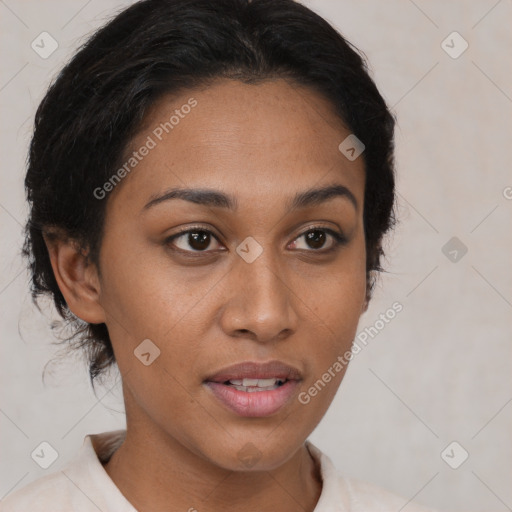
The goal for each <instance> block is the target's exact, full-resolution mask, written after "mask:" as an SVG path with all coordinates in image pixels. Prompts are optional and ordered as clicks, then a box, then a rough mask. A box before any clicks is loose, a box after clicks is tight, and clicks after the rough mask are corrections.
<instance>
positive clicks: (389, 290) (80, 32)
mask: <svg viewBox="0 0 512 512" xmlns="http://www.w3.org/2000/svg"><path fill="white" fill-rule="evenodd" d="M128 3H130V2H120V1H115V0H108V1H106V0H90V1H86V0H68V1H66V2H64V1H56V0H52V1H48V0H46V1H44V2H43V1H41V0H37V1H36V0H18V1H15V0H0V16H1V17H0V37H1V57H0V62H2V69H1V77H0V105H1V113H2V115H1V124H0V130H1V137H0V141H1V156H2V159H1V180H2V186H1V192H0V222H1V228H2V231H1V239H2V247H1V253H0V256H1V259H0V301H1V302H0V311H1V315H2V326H1V327H2V328H1V333H2V343H1V347H2V359H1V366H2V367H1V375H2V386H1V401H0V412H1V413H2V414H0V431H1V432H2V435H1V443H0V446H1V460H2V467H1V483H0V497H1V496H4V495H6V494H7V493H9V492H11V491H12V490H13V489H17V488H20V487H21V486H23V485H25V484H27V483H29V482H30V481H32V480H34V479H36V478H38V477H40V476H42V475H43V474H45V473H46V472H49V471H53V470H58V469H59V468H60V467H62V465H63V464H65V463H66V462H67V460H69V458H70V457H72V456H73V454H74V453H76V451H77V450H78V449H79V447H80V446H81V443H82V440H83V437H84V435H86V434H89V433H94V432H101V431H105V430H110V429H115V428H119V427H122V426H123V425H124V419H123V414H122V411H123V405H122V398H121V392H120V387H119V385H115V381H114V378H113V379H112V382H111V384H110V386H109V387H105V388H100V389H99V391H98V396H99V398H100V400H98V399H96V398H95V397H94V395H93V393H92V391H91V389H90V386H89V384H88V378H87V375H86V371H85V367H84V366H83V365H81V363H80V361H79V360H78V359H73V358H69V359H66V360H62V361H60V362H58V361H54V362H52V363H51V364H50V365H49V366H48V367H47V379H46V383H45V384H43V382H42V378H41V376H42V371H43V367H44V365H45V364H46V363H47V362H48V361H50V360H51V359H52V356H53V354H55V352H56V351H57V349H58V348H57V347H56V346H54V345H52V344H51V342H52V341H53V340H54V338H53V335H52V333H51V330H50V329H49V319H50V318H51V317H52V313H51V310H48V311H47V312H45V315H46V316H43V315H41V314H40V313H39V312H38V311H37V310H36V309H35V308H34V307H33V306H32V305H31V301H30V298H29V295H28V284H27V283H28V279H27V273H26V271H24V262H23V261H22V260H21V258H20V255H19V254H20V247H21V243H22V236H21V225H22V224H23V222H24V219H25V216H26V207H25V204H24V191H23V175H24V162H25V155H26V148H27V144H28V141H29V137H30V129H31V123H32V118H33V115H34V112H35V108H36V106H37V104H38V102H39V101H40V100H41V98H42V96H43V94H44V90H45V88H46V87H47V85H48V83H49V81H50V79H51V77H52V76H54V74H55V73H56V72H57V71H58V70H59V68H60V67H61V65H62V64H63V63H64V62H65V61H66V60H67V58H68V57H69V56H70V55H71V54H72V53H73V51H74V49H75V48H76V47H77V45H78V44H79V43H81V42H82V41H83V40H84V38H85V37H86V35H87V34H89V33H91V32H92V31H93V30H94V29H95V28H96V27H98V26H99V25H101V24H103V23H104V21H106V19H107V18H108V16H109V15H110V14H111V13H113V12H115V11H117V10H119V9H121V8H122V7H123V5H127V4H128ZM305 3H306V4H307V5H309V6H310V7H311V8H313V9H314V10H316V11H317V12H318V13H319V14H321V15H323V16H325V17H326V18H327V19H328V20H329V21H330V22H331V23H333V24H334V25H335V26H336V27H337V28H338V29H340V30H341V32H342V33H343V34H344V35H345V36H347V38H348V39H349V40H350V41H351V42H353V43H354V44H355V45H356V46H358V47H359V48H360V49H361V50H363V51H364V52H365V54H366V55H367V57H368V58H369V61H370V64H371V72H372V74H373V75H374V77H375V80H376V82H377V84H378V86H379V88H380V90H381V91H382V93H383V95H384V97H385V98H386V99H387V101H388V102H389V104H390V106H392V107H393V109H394V111H395V112H396V114H397V116H398V128H397V169H398V174H399V176H398V191H399V199H400V209H399V212H400V218H401V223H400V225H399V226H398V228H397V230H396V232H395V234H394V235H393V237H391V238H390V239H389V244H388V245H389V249H388V255H389V257H388V262H387V268H388V270H389V273H387V274H386V275H384V276H383V278H382V280H381V282H380V285H379V288H378V290H377V292H376V295H375V298H374V300H373V302H372V304H371V307H370V309H369V311H368V312H367V313H366V314H365V315H364V316H363V317H362V318H361V322H360V328H359V330H360V331H363V330H364V329H365V328H367V327H369V326H372V325H375V322H376V321H377V320H378V318H379V315H380V314H381V313H384V312H385V311H386V310H387V309H388V308H389V307H391V305H392V304H393V303H394V302H395V301H398V302H400V303H401V304H402V305H403V311H402V312H400V313H399V314H398V315H397V316H396V317H395V318H394V319H393V320H392V321H391V322H389V323H388V324H386V325H385V327H384V328H382V329H380V331H379V333H378V335H377V336H374V337H373V338H370V341H369V343H368V345H367V347H365V348H364V349H363V350H362V351H361V352H360V353H359V354H358V355H357V356H356V358H355V359H354V361H353V362H352V365H351V367H350V369H349V371H348V373H347V376H346V378H345V381H344V382H343V384H342V387H341V389H340V392H339V393H338V395H337V397H336V399H335V401H334V403H333V405H332V406H331V408H330V410H329V412H328V413H327V415H326V417H325V419H324V420H323V422H322V423H321V424H320V426H319V427H318V428H317V429H316V431H315V432H314V433H313V434H312V436H311V440H312V441H313V442H314V443H315V444H316V445H317V446H319V447H320V448H321V449H322V450H324V451H325V452H327V454H328V455H329V456H330V457H331V458H332V459H333V461H334V463H335V464H336V466H337V467H338V469H339V470H340V472H344V473H347V474H350V475H352V476H354V477H357V478H361V479H364V480H368V481H370V482H373V483H375V484H378V485H381V486H384V487H387V488H388V489H390V490H392V491H394V492H396V493H399V494H401V495H403V496H404V497H405V498H406V499H412V498H414V499H415V500H416V501H418V502H420V503H424V504H426V505H429V506H433V507H436V508H438V509H439V510H446V511H451V510H454V511H455V510H457V511H459V510H467V511H472V512H476V511H482V512H483V511H486V512H488V511H491V510H493V511H505V510H512V486H511V485H510V483H511V481H512V467H511V465H512V462H511V461H512V441H511V432H512V428H511V427H512V386H511V380H512V377H511V376H512V372H511V352H512V350H511V334H512V332H511V331H512V325H511V324H512V322H511V317H512V315H511V313H512V304H511V303H512V272H511V265H510V261H511V258H510V254H511V249H512V243H511V233H512V221H511V219H512V215H511V213H512V188H511V187H512V173H511V170H510V169H511V163H512V158H511V156H512V155H511V147H512V122H511V120H512V115H511V114H512V80H511V78H512V77H511V66H510V55H511V51H512V36H511V30H510V27H511V26H512V24H511V21H512V1H511V0H501V1H496V0H473V1H471V2H464V1H462V0H460V1H453V0H452V1H443V0H434V1H426V0H415V1H414V2H413V1H412V0H388V1H386V2H383V1H378V0H363V1H361V0H360V1H357V2H356V1H355V0H353V1H345V0H339V1H337V0H309V1H305ZM43 31H47V32H49V33H50V34H51V35H52V36H53V37H54V38H55V39H56V40H57V42H58V45H59V47H58V49H57V50H56V51H55V53H53V54H52V55H51V56H50V57H48V58H47V59H42V58H41V57H40V56H38V55H37V54H36V53H35V52H34V51H33V50H32V49H31V46H30V45H31V42H32V41H33V40H34V39H35V38H36V36H38V35H39V34H40V33H41V32H43ZM453 31H457V32H459V33H460V34H461V35H462V37H463V38H464V39H465V40H466V41H467V42H468V44H469V47H468V49H467V50H466V51H465V52H464V53H463V54H462V55H460V56H459V57H458V58H455V59H454V58H452V57H451V56H449V55H448V54H447V53H446V52H445V51H444V50H443V48H442V46H441V44H442V41H443V40H445V38H446V37H447V36H448V35H449V34H451V33H452V32H453ZM452 41H453V42H452ZM445 44H448V45H450V46H453V48H452V49H451V50H450V51H451V52H452V53H453V52H454V51H456V50H458V49H460V48H462V47H461V42H460V41H457V39H454V38H453V36H451V38H448V40H447V43H445ZM507 187H509V188H507ZM453 236H456V237H457V238H458V239H459V240H460V241H461V242H462V243H463V244H464V245H465V246H466V247H467V249H468V251H467V253H466V254H465V255H464V256H463V257H462V258H460V254H461V253H460V252H459V253H458V254H457V257H458V258H460V259H459V260H458V261H456V262H452V261H450V260H449V259H448V257H447V256H445V254H444V253H443V252H442V248H443V246H444V245H445V244H446V243H447V242H448V240H450V239H451V238H452V237H453ZM449 250H453V248H451V247H448V250H445V252H448V251H449ZM454 256H455V253H452V255H451V257H454ZM111 386H114V387H113V388H112V389H110V388H111ZM42 441H47V442H49V443H50V444H51V445H52V446H54V447H55V449H56V450H57V451H58V453H59V458H58V459H57V460H56V462H55V463H54V464H53V465H52V466H51V467H50V468H49V469H48V470H43V469H41V468H39V466H37V465H36V464H35V463H34V461H33V460H32V459H31V457H30V454H31V452H32V451H33V450H34V449H35V448H36V447H37V446H38V445H39V444H40V443H41V442H42ZM452 441H457V442H458V443H459V445H460V446H461V447H463V448H464V449H465V450H466V451H467V452H468V453H469V458H468V459H467V460H466V461H465V462H464V463H463V464H462V465H461V466H460V467H459V468H458V469H452V468H451V467H449V466H448V465H447V464H446V463H445V461H444V460H443V459H442V458H441V452H442V451H443V450H444V449H445V448H446V447H447V446H448V445H449V444H450V443H451V442H452ZM460 450H461V448H458V447H456V449H455V450H454V451H453V452H451V451H450V450H448V454H449V455H451V456H452V457H451V459H450V460H451V461H453V460H455V461H457V460H458V457H459V456H460V453H461V451H460ZM404 503H405V502H404ZM403 510H404V511H406V510H407V506H406V507H404V508H403Z"/></svg>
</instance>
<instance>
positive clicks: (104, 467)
mask: <svg viewBox="0 0 512 512" xmlns="http://www.w3.org/2000/svg"><path fill="white" fill-rule="evenodd" d="M393 128H394V120H393V117H392V115H391V114H390V112H389V110H388V109H387V107H386V104H385V102H384V100H383V98H382V97H381V95H380V94H379V92H378V90H377V88H376V86H375V84H374V83H373V81H372V79H371V78H370V77H369V75H368V73H367V70H366V66H365V63H364V61H363V60H362V58H361V57H360V56H359V55H358V53H356V51H355V50H354V49H353V48H352V47H351V45H350V44H349V43H348V42H347V41H345V40H344V38H343V37H342V36H341V35H340V34H339V33H337V32H336V31H335V30H334V29H333V28H332V27H331V26H330V25H329V24H328V23H327V22H326V21H324V20H323V19H322V18H320V17H319V16H318V15H316V14H314V13H313V12H312V11H310V10H309V9H307V8H306V7H304V6H302V5H301V4H298V3H295V2H294V1H292V0H253V1H250V0H216V1H215V2H212V1H211V0H146V1H142V2H138V3H135V4H133V5H132V6H131V7H129V8H128V9H126V10H125V11H123V12H121V13H120V14H119V15H118V16H117V17H116V18H114V19H113V20H112V21H111V22H109V23H108V24H107V25H106V26H105V27H103V28H102V29H101V30H99V31H98V32H97V33H96V34H94V35H93V36H92V37H91V39H90V40H89V41H88V42H87V43H86V44H85V45H84V46H83V47H82V48H81V49H80V50H79V51H78V53H77V54H76V55H75V56H74V57H73V59H72V60H71V61H70V63H69V64H68V65H67V66H66V67H65V68H64V69H63V70H62V72H61V73H60V75H59V76H58V78H57V80H56V81H55V83H54V84H53V85H52V86H51V87H50V89H49V91H48V93H47V94H46V96H45V98H44V99H43V101H42V103H41V105H40V107H39V109H38V111H37V114H36V121H35V130H34V135H33V139H32V143H31V147H30V155H29V166H28V171H27V176H26V181H25V184H26V190H27V195H28V201H29V204H30V218H29V221H28V223H27V229H26V233H27V239H26V244H25V254H26V256H27V257H28V258H29V261H30V268H31V272H32V280H33V294H34V297H37V296H39V295H41V294H47V295H49V296H51V297H52V298H53V300H54V302H55V305H56V307H57V309H58V311H59V313H60V314H61V315H62V317H63V318H64V319H65V320H66V321H68V322H69V323H71V324H72V325H74V327H75V336H74V338H73V340H71V341H73V342H74V343H75V345H77V346H78V347H79V348H80V349H81V350H85V351H87V352H88V354H89V357H90V376H91V381H92V382H93V383H94V379H95V378H97V377H101V375H103V374H104V373H105V372H106V371H107V370H108V369H109V368H110V367H111V366H112V365H114V364H115V365H117V366H118V368H119V371H120V374H121V377H122V383H123V394H124V401H125V408H126V418H127V429H126V431H124V430H123V431H115V432H105V433H102V434H96V435H90V436H87V437H86V439H85V441H84V446H83V447H82V449H81V451H80V452H79V454H78V455H77V457H76V458H75V459H73V460H72V461H71V462H70V463H69V465H68V466H67V467H66V468H65V469H64V470H63V471H62V472H58V473H52V474H50V475H47V476H46V477H44V478H41V479H39V480H37V481H35V482H32V483H31V484H29V485H28V486H26V487H25V488H24V489H21V490H19V491H17V492H15V493H13V494H11V495H10V496H8V497H7V498H6V499H5V500H4V502H3V503H2V510H3V511H5V512H11V511H18V510H24V511H26V510H31V511H39V510H40V511H43V510H44V511H47V510H73V511H90V510H102V511H113V512H118V511H134V510H137V511H139V512H146V511H160V510H173V511H174V510H189V511H192V510H198V511H201V510H223V511H227V510H235V509H236V510H240V509H243V510H254V511H263V510H272V511H274V510H280V511H284V512H286V511H292V510H293V511H295V510H304V511H308V512H310V511H313V510H314V511H315V512H322V511H327V510H351V511H355V510H361V511H362V510H365V511H368V510H394V511H395V510H399V509H401V508H403V507H404V506H405V505H406V504H407V508H406V510H408V511H412V510H418V511H419V510H424V509H421V508H420V507H415V506H414V505H413V504H411V503H408V502H407V500H406V499H403V498H400V497H398V496H394V495H392V494H390V493H387V492H386V491H384V490H381V489H378V488H375V487H373V486H371V485H369V484H364V483H361V482H357V481H354V480H351V479H348V478H344V477H341V476H338V475H337V474H336V472H335V469H334V467H333V465H332V463H331V461H330V460H329V458H328V457H327V456H326V455H325V454H323V453H322V452H321V451H320V450H319V449H318V448H316V447H315V446H314V445H312V444H311V443H310V442H309V441H307V438H308V436H309V434H310V433H311V432H312V431H313V429H314V428H315V426H316V425H317V424H318V423H319V421H320V420H321V418H322V417H323V415H324V414H325V412H326V411H327V409H328V407H329V405H330V403H331V401H332V399H333V398H334V395H335V393H336V391H337V389H338V387H339V385H340V383H341V380H342V378H343V375H344V373H345V371H346V367H347V363H348V361H349V360H350V354H351V352H350V349H351V346H352V342H353V340H354V337H355V333H356V328H357V324H358V320H359V317H360V315H361V313H362V312H363V311H365V309H366V308H367V305H368V301H369V300H370V298H371V291H372V287H373V282H374V279H375V275H376V273H377V272H378V271H379V270H380V265H379V263H380V257H381V256H382V249H381V242H382V238H383V236H384V234H385V233H386V231H388V229H389V228H390V227H391V226H392V224H393V220H394V219H393V203H394V175H393Z"/></svg>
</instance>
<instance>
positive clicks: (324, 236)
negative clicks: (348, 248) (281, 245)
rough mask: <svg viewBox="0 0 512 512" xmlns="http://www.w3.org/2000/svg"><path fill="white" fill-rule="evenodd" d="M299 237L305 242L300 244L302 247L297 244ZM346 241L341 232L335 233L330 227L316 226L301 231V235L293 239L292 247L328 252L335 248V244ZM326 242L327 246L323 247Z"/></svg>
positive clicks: (341, 243)
mask: <svg viewBox="0 0 512 512" xmlns="http://www.w3.org/2000/svg"><path fill="white" fill-rule="evenodd" d="M301 239H303V240H304V241H305V244H302V245H303V246H302V247H300V246H299V242H298V241H299V240H301ZM329 239H330V240H331V243H330V244H329V243H328V241H329ZM346 242H347V240H346V238H345V237H344V236H343V235H342V234H341V233H337V232H336V231H333V230H332V229H327V228H316V229H309V230H308V231H306V232H304V233H302V235H300V236H299V237H297V238H296V239H295V241H294V242H293V245H294V249H302V250H306V251H307V250H309V251H311V252H328V251H331V250H335V249H336V248H337V246H339V245H343V244H345V243H346ZM326 244H327V245H328V247H327V248H325V245H326ZM304 245H305V246H304Z"/></svg>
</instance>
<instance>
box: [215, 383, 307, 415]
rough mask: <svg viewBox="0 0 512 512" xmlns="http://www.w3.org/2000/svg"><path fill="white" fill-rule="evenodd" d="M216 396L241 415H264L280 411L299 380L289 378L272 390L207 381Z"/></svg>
mask: <svg viewBox="0 0 512 512" xmlns="http://www.w3.org/2000/svg"><path fill="white" fill-rule="evenodd" d="M205 384H206V386H208V388H210V389H211V390H212V392H213V394H214V395H215V397H216V398H217V399H218V400H219V401H220V402H222V403H223V404H224V405H225V406H226V407H228V408H229V409H230V410H231V411H233V412H235V413H237V414H238V415H239V416H245V417H251V418H254V417H263V416H270V415H272V414H275V413H276V412H278V411H279V409H281V408H282V407H284V405H285V404H286V403H287V402H288V401H289V400H290V398H291V397H292V395H293V394H294V392H295V389H296V387H297V385H298V384H299V381H297V380H288V381H286V382H285V383H284V384H283V385H282V386H279V387H278V388H276V389H272V390H270V391H253V392H251V393H249V392H247V391H239V390H238V389H235V388H234V387H233V386H230V385H228V384H222V383H220V382H210V381H208V382H206V383H205Z"/></svg>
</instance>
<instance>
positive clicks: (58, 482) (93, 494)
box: [0, 430, 135, 512]
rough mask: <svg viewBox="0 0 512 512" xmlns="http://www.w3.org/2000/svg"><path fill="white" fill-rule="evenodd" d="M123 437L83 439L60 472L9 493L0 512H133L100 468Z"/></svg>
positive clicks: (118, 433)
mask: <svg viewBox="0 0 512 512" xmlns="http://www.w3.org/2000/svg"><path fill="white" fill-rule="evenodd" d="M125 434H126V431H125V430H116V431H110V432H103V433H101V434H90V435H87V436H85V438H84V442H83V445H82V447H81V449H80V450H79V451H78V452H77V453H76V454H75V456H74V457H73V458H72V459H71V460H70V461H69V462H68V463H67V465H65V466H64V468H63V469H61V470H60V471H53V472H52V473H49V474H47V475H45V476H43V477H40V478H38V479H36V480H34V481H33V482H30V483H29V484H27V485H25V486H24V487H22V488H21V489H19V490H17V491H13V492H12V493H11V494H9V495H8V496H7V497H6V498H4V499H3V500H2V501H1V502H0V512H29V511H30V512H48V511H50V510H51V511H52V512H70V511H71V510H72V511H73V512H98V510H105V511H106V510H115V511H116V512H134V511H135V509H134V508H133V507H132V506H131V505H130V503H129V502H128V501H127V500H126V498H125V497H124V496H123V495H122V494H121V492H120V491H119V489H118V488H117V487H116V486H115V484H114V482H113V481H112V480H111V479H110V478H109V476H108V474H107V473H106V471H105V470H104V468H103V466H102V462H103V461H105V460H107V459H108V458H109V457H110V455H111V454H112V453H113V451H115V449H116V448H117V447H118V446H119V445H120V443H122V441H123V439H124V436H125Z"/></svg>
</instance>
